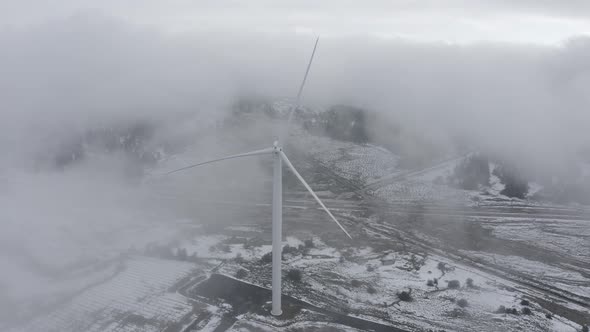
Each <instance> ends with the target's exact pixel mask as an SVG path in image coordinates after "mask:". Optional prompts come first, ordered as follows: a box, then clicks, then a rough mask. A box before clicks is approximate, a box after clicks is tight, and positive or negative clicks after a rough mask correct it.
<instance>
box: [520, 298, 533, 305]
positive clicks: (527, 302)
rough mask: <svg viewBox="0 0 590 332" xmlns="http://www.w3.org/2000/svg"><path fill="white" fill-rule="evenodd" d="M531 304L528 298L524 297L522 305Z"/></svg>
mask: <svg viewBox="0 0 590 332" xmlns="http://www.w3.org/2000/svg"><path fill="white" fill-rule="evenodd" d="M529 304H531V303H530V302H529V301H528V300H525V299H523V300H522V301H520V305H527V306H528V305H529Z"/></svg>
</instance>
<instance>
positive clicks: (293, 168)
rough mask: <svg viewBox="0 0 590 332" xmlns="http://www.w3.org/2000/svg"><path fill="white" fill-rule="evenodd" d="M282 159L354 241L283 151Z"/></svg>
mask: <svg viewBox="0 0 590 332" xmlns="http://www.w3.org/2000/svg"><path fill="white" fill-rule="evenodd" d="M281 158H282V159H283V161H284V162H285V164H287V166H288V167H289V168H290V169H291V171H292V172H293V174H295V176H296V177H297V178H298V179H299V181H301V183H302V184H303V186H304V187H305V189H307V191H309V193H310V194H311V195H312V196H313V198H315V200H316V201H317V202H318V203H319V204H320V206H321V207H322V208H323V209H324V211H326V212H327V213H328V215H329V216H330V218H332V220H334V222H335V223H336V224H337V225H338V227H340V229H341V230H342V231H343V232H344V233H345V234H346V236H348V237H349V238H350V239H351V240H352V236H350V234H348V232H347V231H346V229H344V227H342V225H341V224H340V223H339V222H338V220H336V217H334V215H333V214H332V212H330V210H328V208H327V207H326V206H325V205H324V203H323V202H322V201H321V200H320V198H319V197H318V195H316V194H315V192H313V190H312V189H311V187H310V186H309V185H308V184H307V182H305V180H304V179H303V177H302V176H301V174H299V172H297V170H296V169H295V167H294V166H293V164H291V161H289V158H287V155H286V154H285V153H284V152H283V151H281Z"/></svg>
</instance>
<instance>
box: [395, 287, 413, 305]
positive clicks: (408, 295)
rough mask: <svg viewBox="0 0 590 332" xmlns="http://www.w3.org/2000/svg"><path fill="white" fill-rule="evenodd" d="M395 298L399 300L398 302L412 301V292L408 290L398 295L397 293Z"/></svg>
mask: <svg viewBox="0 0 590 332" xmlns="http://www.w3.org/2000/svg"><path fill="white" fill-rule="evenodd" d="M397 298H398V299H400V301H404V302H410V301H412V290H411V289H410V290H409V291H402V292H400V293H397Z"/></svg>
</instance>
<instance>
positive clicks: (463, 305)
mask: <svg viewBox="0 0 590 332" xmlns="http://www.w3.org/2000/svg"><path fill="white" fill-rule="evenodd" d="M457 305H458V306H460V307H461V308H465V307H468V306H469V302H467V300H465V299H460V300H459V301H457Z"/></svg>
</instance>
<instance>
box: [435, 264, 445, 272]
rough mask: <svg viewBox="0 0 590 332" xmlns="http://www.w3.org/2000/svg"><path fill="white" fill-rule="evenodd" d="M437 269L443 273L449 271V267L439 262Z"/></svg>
mask: <svg viewBox="0 0 590 332" xmlns="http://www.w3.org/2000/svg"><path fill="white" fill-rule="evenodd" d="M436 268H437V269H439V270H440V271H441V272H445V271H446V270H447V266H446V265H445V263H443V262H438V265H437V266H436Z"/></svg>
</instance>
